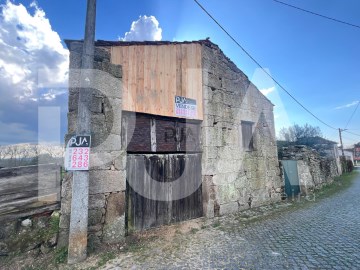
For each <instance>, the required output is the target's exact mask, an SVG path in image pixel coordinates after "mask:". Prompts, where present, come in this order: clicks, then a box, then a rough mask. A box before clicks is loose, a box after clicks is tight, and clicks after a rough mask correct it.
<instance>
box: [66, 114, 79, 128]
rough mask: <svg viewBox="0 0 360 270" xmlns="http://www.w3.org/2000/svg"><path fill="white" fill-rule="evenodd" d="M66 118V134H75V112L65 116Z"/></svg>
mask: <svg viewBox="0 0 360 270" xmlns="http://www.w3.org/2000/svg"><path fill="white" fill-rule="evenodd" d="M67 118H68V132H69V133H75V132H76V126H77V123H76V122H77V114H76V112H75V111H72V112H69V113H68V114H67Z"/></svg>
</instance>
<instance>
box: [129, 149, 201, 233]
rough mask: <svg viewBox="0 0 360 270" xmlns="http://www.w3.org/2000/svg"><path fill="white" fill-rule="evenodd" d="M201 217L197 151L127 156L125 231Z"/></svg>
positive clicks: (199, 160)
mask: <svg viewBox="0 0 360 270" xmlns="http://www.w3.org/2000/svg"><path fill="white" fill-rule="evenodd" d="M201 216H202V192H201V154H200V153H192V154H177V153H174V154H129V155H128V160H127V228H128V232H131V231H134V230H137V231H139V230H144V229H147V228H151V227H156V226H160V225H164V224H171V223H174V222H179V221H183V220H188V219H193V218H197V217H201Z"/></svg>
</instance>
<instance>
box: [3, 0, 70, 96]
mask: <svg viewBox="0 0 360 270" xmlns="http://www.w3.org/2000/svg"><path fill="white" fill-rule="evenodd" d="M30 9H32V10H33V12H32V13H31V12H30V10H27V9H26V7H25V6H23V5H22V4H18V5H16V4H14V3H12V2H10V1H7V2H6V3H5V4H4V5H2V6H0V23H1V29H0V71H1V72H0V86H1V88H2V89H0V94H1V95H11V96H13V97H16V98H18V99H21V100H23V101H24V100H25V101H26V100H31V99H34V98H35V96H36V95H37V89H38V86H39V85H38V80H39V78H38V74H39V70H40V71H41V81H42V85H40V87H41V86H46V85H50V84H51V85H54V84H56V85H59V84H60V85H64V84H65V82H66V81H67V69H68V51H67V50H66V49H65V48H64V47H63V46H62V44H61V39H60V37H59V35H58V33H57V32H55V31H54V30H53V29H52V27H51V25H50V22H49V20H48V19H47V18H46V15H45V12H44V11H43V10H42V9H40V8H39V7H38V6H37V5H36V4H35V3H32V4H31V5H30ZM3 86H6V87H3Z"/></svg>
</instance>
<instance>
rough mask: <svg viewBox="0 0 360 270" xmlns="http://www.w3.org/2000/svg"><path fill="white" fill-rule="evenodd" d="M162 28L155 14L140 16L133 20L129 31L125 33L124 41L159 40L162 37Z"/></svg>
mask: <svg viewBox="0 0 360 270" xmlns="http://www.w3.org/2000/svg"><path fill="white" fill-rule="evenodd" d="M161 34H162V29H161V28H160V27H159V22H158V20H157V19H156V18H155V17H154V16H146V15H144V16H139V19H138V20H137V21H133V22H132V24H131V28H130V31H129V32H126V33H125V36H124V37H123V38H119V39H120V40H122V41H158V40H161V39H162V35H161Z"/></svg>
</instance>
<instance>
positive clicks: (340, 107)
mask: <svg viewBox="0 0 360 270" xmlns="http://www.w3.org/2000/svg"><path fill="white" fill-rule="evenodd" d="M359 102H360V101H359V100H355V101H353V102H351V103H349V104H346V105H342V106H338V107H336V108H335V109H336V110H339V109H346V108H350V107H353V106H355V105H358V103H359Z"/></svg>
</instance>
